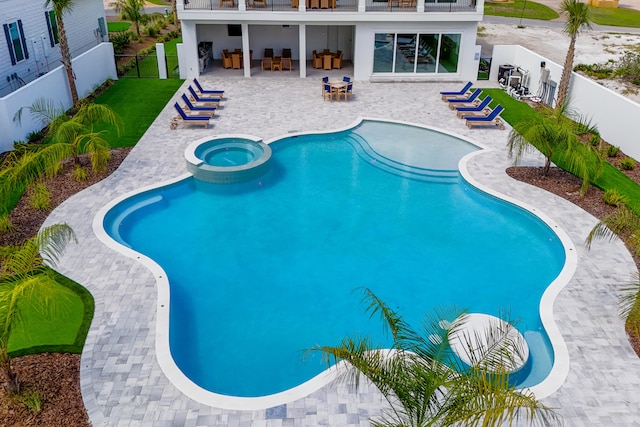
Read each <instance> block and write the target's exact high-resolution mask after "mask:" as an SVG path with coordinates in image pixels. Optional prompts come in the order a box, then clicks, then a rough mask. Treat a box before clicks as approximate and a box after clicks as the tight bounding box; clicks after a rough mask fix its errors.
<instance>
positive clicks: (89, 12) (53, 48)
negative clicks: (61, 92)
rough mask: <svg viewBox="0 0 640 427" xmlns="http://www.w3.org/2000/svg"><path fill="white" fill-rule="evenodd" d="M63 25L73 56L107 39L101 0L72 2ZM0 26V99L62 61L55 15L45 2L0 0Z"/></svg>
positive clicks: (37, 0)
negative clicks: (0, 27)
mask: <svg viewBox="0 0 640 427" xmlns="http://www.w3.org/2000/svg"><path fill="white" fill-rule="evenodd" d="M64 23H65V30H66V34H67V39H68V41H69V50H70V51H71V56H72V57H76V56H78V55H80V54H82V53H83V52H86V51H87V50H89V49H92V48H94V47H95V46H97V45H98V44H100V43H102V42H103V41H106V40H107V37H106V35H107V28H106V23H105V11H104V6H103V2H102V0H74V2H73V8H72V10H71V12H70V13H68V14H67V15H65V16H64ZM0 25H2V29H3V31H2V33H0V39H2V41H0V98H1V97H3V96H5V95H7V94H9V93H11V92H13V91H14V90H16V89H18V88H20V87H22V86H24V85H25V84H27V83H29V82H31V81H33V80H34V79H36V78H38V77H39V76H42V75H44V74H46V73H47V72H49V71H51V70H52V69H55V68H57V67H58V66H60V65H61V62H60V48H59V41H58V28H57V25H56V19H55V15H54V12H53V9H52V7H51V5H49V6H48V7H45V0H0ZM43 95H44V94H43Z"/></svg>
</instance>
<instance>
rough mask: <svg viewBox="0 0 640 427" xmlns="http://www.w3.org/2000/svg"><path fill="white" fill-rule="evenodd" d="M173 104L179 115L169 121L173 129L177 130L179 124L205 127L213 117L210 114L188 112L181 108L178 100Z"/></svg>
mask: <svg viewBox="0 0 640 427" xmlns="http://www.w3.org/2000/svg"><path fill="white" fill-rule="evenodd" d="M173 106H174V108H175V109H176V111H177V112H178V115H177V116H175V117H173V118H172V119H171V122H170V123H169V128H170V129H171V130H175V129H176V128H177V127H178V125H179V124H186V125H197V126H204V127H205V128H208V127H209V123H210V120H211V117H209V116H208V115H204V114H196V113H189V112H186V111H184V110H183V109H182V108H180V105H179V104H178V103H177V102H176V103H175V104H173Z"/></svg>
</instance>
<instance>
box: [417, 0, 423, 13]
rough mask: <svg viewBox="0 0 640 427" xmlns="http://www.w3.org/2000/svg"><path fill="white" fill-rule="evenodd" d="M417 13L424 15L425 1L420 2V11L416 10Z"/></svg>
mask: <svg viewBox="0 0 640 427" xmlns="http://www.w3.org/2000/svg"><path fill="white" fill-rule="evenodd" d="M416 12H417V13H424V0H418V9H416Z"/></svg>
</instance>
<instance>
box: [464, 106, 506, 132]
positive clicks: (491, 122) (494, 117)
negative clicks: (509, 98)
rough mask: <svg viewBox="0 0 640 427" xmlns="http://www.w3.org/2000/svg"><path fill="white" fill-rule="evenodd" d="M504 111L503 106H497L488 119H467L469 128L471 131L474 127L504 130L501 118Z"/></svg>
mask: <svg viewBox="0 0 640 427" xmlns="http://www.w3.org/2000/svg"><path fill="white" fill-rule="evenodd" d="M503 110H504V108H502V105H496V108H494V109H493V111H492V112H491V114H489V115H488V116H487V117H467V126H468V127H469V129H471V128H472V127H474V126H498V127H499V128H500V130H504V122H503V121H502V119H501V118H500V113H502V111H503Z"/></svg>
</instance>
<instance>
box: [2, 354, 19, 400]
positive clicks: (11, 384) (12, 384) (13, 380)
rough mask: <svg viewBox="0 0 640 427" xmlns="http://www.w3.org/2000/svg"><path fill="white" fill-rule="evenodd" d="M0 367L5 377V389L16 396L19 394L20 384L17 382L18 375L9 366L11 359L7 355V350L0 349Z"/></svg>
mask: <svg viewBox="0 0 640 427" xmlns="http://www.w3.org/2000/svg"><path fill="white" fill-rule="evenodd" d="M0 367H1V368H2V371H3V372H4V376H5V381H6V382H5V388H6V390H7V392H9V393H11V394H16V393H19V392H20V382H19V381H18V373H17V372H16V371H14V370H13V367H12V366H11V358H10V357H9V354H8V353H7V349H6V348H3V349H0Z"/></svg>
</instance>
